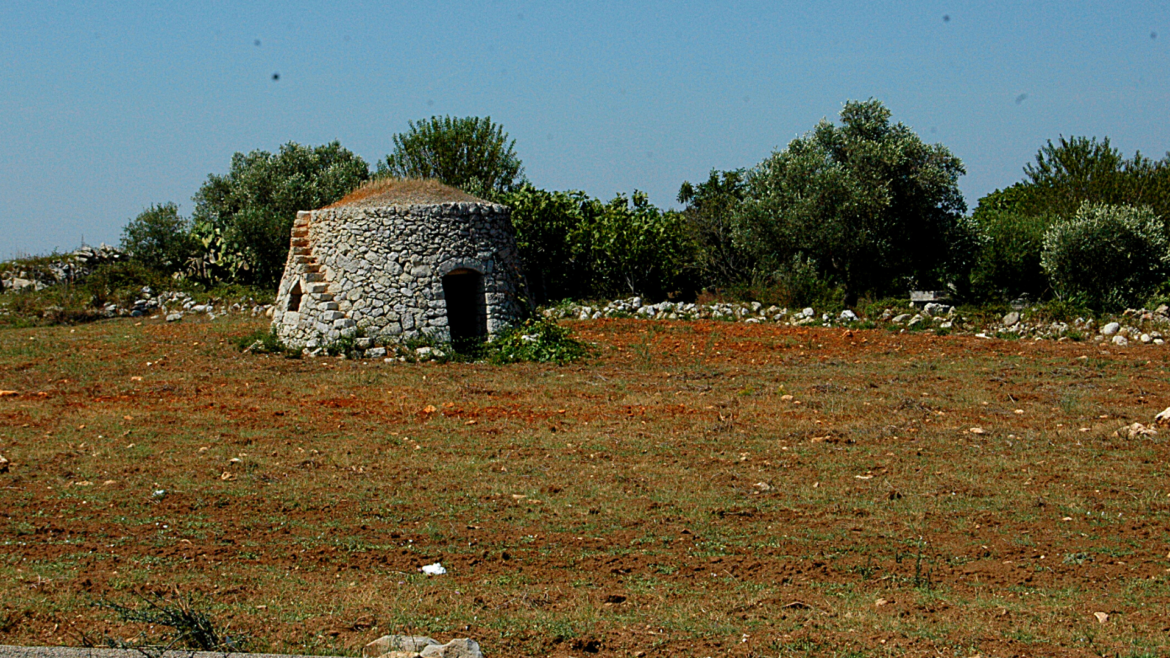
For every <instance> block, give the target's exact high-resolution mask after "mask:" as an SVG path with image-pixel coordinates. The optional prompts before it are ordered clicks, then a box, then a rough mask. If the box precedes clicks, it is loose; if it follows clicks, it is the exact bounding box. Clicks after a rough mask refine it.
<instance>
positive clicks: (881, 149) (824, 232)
mask: <svg viewBox="0 0 1170 658" xmlns="http://www.w3.org/2000/svg"><path fill="white" fill-rule="evenodd" d="M964 173H965V171H964V168H963V163H962V162H961V161H960V160H959V158H957V157H955V156H954V155H953V154H952V153H951V152H950V151H949V150H948V149H947V148H946V147H945V146H942V145H939V144H926V143H924V142H923V141H922V140H921V139H920V138H919V137H918V135H916V134H915V133H914V132H913V131H912V130H910V128H908V127H906V126H905V125H903V124H901V123H891V122H890V111H889V110H888V109H886V107H885V106H883V105H882V103H881V102H879V101H876V100H869V101H864V102H858V101H850V102H847V103H846V104H845V107H844V109H842V111H841V125H840V126H837V125H834V124H833V123H831V122H829V121H827V120H823V121H821V122H820V123H819V124H818V125H817V126H816V127H815V128H814V129H813V130H812V131H811V132H809V133H807V134H805V135H804V136H802V137H799V138H797V139H795V140H793V141H792V142H791V143H789V144H788V146H787V147H786V148H784V149H783V150H782V151H779V152H777V153H774V154H773V155H772V156H771V157H769V158H768V159H767V160H765V161H764V162H763V163H761V164H760V165H759V166H757V167H756V168H755V169H753V170H752V171H751V172H749V175H748V189H747V192H746V194H745V198H744V201H743V202H742V203H741V204H740V205H739V207H738V210H737V218H736V242H737V244H738V245H740V246H741V247H742V248H744V249H747V250H749V251H751V252H752V253H753V254H754V256H755V258H756V262H757V268H758V269H759V268H762V270H763V271H762V274H764V275H767V274H768V273H769V272H775V271H778V270H780V269H781V268H782V267H784V266H785V264H786V263H791V262H792V261H793V259H794V258H801V259H805V260H806V262H811V263H813V264H815V267H817V269H818V270H819V271H820V272H821V274H822V276H825V277H827V278H829V279H830V280H831V281H832V282H833V283H835V284H837V285H840V286H842V288H843V290H844V302H845V304H846V305H847V306H851V305H853V304H855V303H856V301H857V298H858V295H859V294H862V293H877V294H888V293H893V292H902V291H904V290H905V289H906V288H907V287H909V286H911V285H914V286H936V285H939V284H942V283H946V282H948V281H949V280H950V279H953V278H964V277H965V274H966V270H968V269H969V268H970V261H971V258H972V256H973V254H974V252H975V249H976V247H977V244H978V234H977V231H976V230H975V229H974V227H973V225H972V224H971V223H970V221H969V220H968V219H966V218H965V216H964V213H965V212H966V204H965V202H964V201H963V196H962V194H961V193H960V192H959V187H958V179H959V176H961V175H962V174H964Z"/></svg>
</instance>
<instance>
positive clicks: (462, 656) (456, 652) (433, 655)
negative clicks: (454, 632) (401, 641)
mask: <svg viewBox="0 0 1170 658" xmlns="http://www.w3.org/2000/svg"><path fill="white" fill-rule="evenodd" d="M420 655H422V657H423V658H483V651H481V650H480V648H479V643H478V642H476V641H475V640H472V639H469V638H465V637H464V638H459V639H455V640H451V641H450V642H448V643H447V644H444V645H441V646H435V645H431V646H429V647H426V648H425V649H423V650H422V653H421V654H420Z"/></svg>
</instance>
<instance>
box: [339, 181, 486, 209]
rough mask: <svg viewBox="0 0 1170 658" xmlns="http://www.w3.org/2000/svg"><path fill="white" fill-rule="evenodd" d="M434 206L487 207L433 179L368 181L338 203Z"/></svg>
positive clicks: (344, 204) (481, 201)
mask: <svg viewBox="0 0 1170 658" xmlns="http://www.w3.org/2000/svg"><path fill="white" fill-rule="evenodd" d="M436 203H487V202H486V201H484V200H483V199H480V198H477V197H474V196H471V195H470V194H468V193H466V192H464V191H462V190H457V189H455V188H454V187H451V186H450V185H444V184H443V183H440V182H439V181H437V180H432V179H415V178H412V179H405V180H403V179H398V178H378V179H374V180H371V181H367V182H366V183H364V184H362V186H361V187H359V188H357V189H356V190H354V191H353V192H350V193H349V194H347V195H346V196H345V198H343V199H341V200H340V201H338V202H337V203H334V204H332V205H329V206H326V208H340V207H344V206H414V205H431V204H436Z"/></svg>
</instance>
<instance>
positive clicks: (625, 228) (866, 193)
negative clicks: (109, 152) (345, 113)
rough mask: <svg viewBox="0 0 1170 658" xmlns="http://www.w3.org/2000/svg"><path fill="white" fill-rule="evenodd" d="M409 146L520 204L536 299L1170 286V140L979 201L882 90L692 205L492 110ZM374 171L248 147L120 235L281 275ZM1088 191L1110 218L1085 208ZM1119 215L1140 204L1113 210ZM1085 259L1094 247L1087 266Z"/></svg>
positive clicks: (442, 175) (1147, 293)
mask: <svg viewBox="0 0 1170 658" xmlns="http://www.w3.org/2000/svg"><path fill="white" fill-rule="evenodd" d="M393 142H394V149H393V152H391V153H390V154H388V155H387V156H385V157H384V158H383V159H382V160H380V161H379V162H378V163H377V167H376V172H375V173H374V175H375V176H396V177H422V178H435V179H438V180H440V181H442V182H444V183H447V184H449V185H453V186H455V187H458V188H461V189H462V190H464V191H466V192H469V193H471V194H474V195H478V196H480V197H482V198H485V199H489V200H491V201H494V202H498V203H502V204H505V205H508V206H509V207H510V208H511V209H512V215H511V217H512V222H513V226H514V228H515V231H516V240H517V246H518V247H519V251H520V256H521V261H522V263H523V266H524V269H525V275H526V278H527V281H528V289H527V290H528V295H529V297H530V299H529V301H531V302H533V303H535V304H537V305H547V304H555V303H557V302H559V301H562V300H566V299H576V300H581V299H598V298H606V297H608V298H612V297H624V296H628V295H640V296H642V297H643V298H644V299H647V300H651V301H661V300H664V299H671V300H688V301H689V300H694V299H696V298H698V297H700V296H703V297H704V298H706V299H720V298H724V299H732V300H747V299H751V300H757V301H761V302H764V303H768V304H777V305H780V306H785V307H790V308H791V307H804V306H814V307H816V308H818V309H821V308H823V309H825V310H838V309H841V308H844V307H849V308H857V309H860V308H863V307H866V306H868V305H870V304H871V303H872V301H873V300H875V299H880V298H884V297H900V298H904V297H905V296H906V294H907V293H908V292H909V291H910V290H911V289H919V290H922V289H931V290H948V289H949V290H950V292H951V296H952V298H953V299H954V300H955V301H957V302H959V303H962V304H967V305H993V306H994V305H998V304H1002V303H1006V302H1009V301H1011V300H1015V299H1017V298H1019V297H1021V296H1023V297H1027V298H1030V299H1031V300H1033V301H1036V302H1042V303H1043V302H1051V301H1053V300H1059V301H1060V302H1061V303H1067V304H1071V305H1073V306H1076V307H1078V308H1092V309H1095V310H1098V311H1106V312H1114V311H1119V310H1121V309H1122V308H1123V307H1125V306H1134V305H1143V304H1152V303H1154V302H1155V300H1162V299H1164V297H1157V295H1158V294H1159V293H1163V292H1166V291H1167V290H1170V285H1167V284H1168V283H1170V282H1168V281H1167V276H1168V275H1170V269H1168V268H1167V267H1166V266H1165V265H1164V263H1163V261H1164V260H1166V259H1167V258H1170V251H1168V250H1170V247H1168V246H1167V245H1170V238H1168V237H1167V236H1170V226H1168V224H1167V222H1168V221H1170V216H1168V214H1167V213H1170V155H1168V156H1167V157H1165V158H1163V159H1162V160H1152V159H1150V158H1148V157H1146V156H1143V155H1142V154H1141V153H1140V152H1138V153H1135V154H1134V155H1133V156H1132V157H1130V158H1126V157H1124V156H1123V155H1122V154H1121V152H1120V151H1118V149H1116V148H1115V147H1113V146H1112V145H1111V144H1110V142H1109V139H1108V138H1102V139H1098V138H1096V137H1091V138H1090V137H1077V136H1073V137H1067V138H1066V137H1064V136H1061V137H1059V138H1058V139H1057V140H1055V141H1053V140H1049V141H1047V142H1046V143H1045V144H1044V145H1043V146H1041V147H1040V149H1039V150H1038V151H1037V153H1036V156H1035V158H1034V161H1033V162H1031V163H1028V164H1026V165H1025V166H1024V168H1023V174H1024V178H1023V180H1021V181H1020V182H1017V183H1015V184H1012V185H1009V186H1006V187H1005V188H1003V189H1000V190H995V191H994V192H992V193H990V194H988V195H986V196H984V197H983V198H982V199H980V200H979V202H978V204H977V206H976V208H975V211H974V212H973V213H972V214H970V215H969V216H968V215H966V214H965V212H966V205H965V203H964V201H963V198H962V196H961V195H960V194H959V191H958V185H957V183H958V179H959V177H960V176H961V175H963V174H964V172H965V169H964V166H963V163H962V162H961V161H960V160H959V158H958V157H957V156H955V155H954V154H952V153H951V152H950V150H949V149H947V147H946V146H944V145H941V144H927V143H925V142H924V141H923V140H922V139H921V138H920V137H919V136H918V135H917V134H915V133H914V132H913V131H912V130H911V129H910V128H908V127H907V126H905V125H904V124H901V123H897V122H894V121H893V120H892V115H891V112H890V110H889V109H888V108H886V107H885V106H884V105H883V104H882V103H881V102H880V101H878V100H873V99H871V100H868V101H849V102H847V103H845V105H844V107H843V109H842V110H841V113H840V121H839V122H838V123H834V122H831V121H829V120H823V121H821V122H820V123H818V124H817V125H816V126H815V127H813V129H812V130H810V131H809V132H808V133H806V134H804V135H803V136H801V137H798V138H797V139H795V140H793V141H792V142H790V143H789V144H788V145H787V146H786V147H784V148H783V149H780V150H778V151H776V152H775V153H773V154H772V155H771V156H769V157H768V158H767V159H765V160H764V161H763V162H760V163H758V164H757V165H755V166H753V167H750V168H741V169H733V170H728V171H716V170H712V171H711V172H710V174H709V176H708V178H707V180H706V181H704V182H700V183H697V184H692V183H690V182H683V184H682V185H681V186H680V189H679V193H678V197H677V200H678V202H679V203H681V204H684V206H685V207H684V208H683V209H682V210H681V211H674V210H669V209H663V208H658V207H655V206H654V205H652V204H651V203H650V202H649V199H648V198H647V196H646V195H645V194H643V193H641V192H639V191H637V190H635V191H633V192H632V193H631V194H629V195H626V194H617V195H616V196H615V197H614V198H613V199H611V200H609V201H605V200H603V199H598V198H593V197H590V196H589V195H587V194H585V193H584V192H580V191H550V190H543V189H540V188H537V187H535V186H534V185H532V184H531V183H529V182H528V181H527V180H526V179H525V178H524V168H523V165H522V163H521V160H520V158H519V156H518V155H517V154H516V150H515V140H514V139H511V138H509V136H508V134H507V133H506V132H505V131H504V129H503V127H502V126H501V125H499V124H497V123H495V122H493V121H492V120H491V118H490V117H482V118H481V117H462V118H457V117H449V116H443V117H439V116H435V117H430V118H429V119H425V120H422V121H418V122H413V121H412V122H410V123H409V129H408V130H407V131H404V132H402V133H399V134H395V135H394V136H393ZM370 178H371V172H370V169H369V167H368V166H367V165H366V163H365V162H364V161H363V160H362V159H361V158H360V157H358V156H356V155H354V154H353V153H351V152H350V151H348V150H346V149H345V148H343V147H342V146H341V145H340V144H338V143H337V142H332V143H330V144H326V145H324V146H318V147H310V146H301V145H298V144H295V143H291V142H290V143H288V144H285V145H284V146H282V147H281V148H280V150H279V152H278V153H276V154H272V153H268V152H265V151H253V152H251V153H246V154H245V153H236V154H235V155H234V156H233V157H232V161H231V163H230V167H229V171H228V172H227V173H226V174H222V175H220V174H212V175H210V176H209V177H208V179H207V181H206V182H205V183H204V184H203V185H202V186H201V187H200V189H199V190H198V192H197V193H196V194H195V197H194V200H195V211H194V214H193V216H192V217H191V218H189V219H188V218H184V217H182V216H181V215H180V214H179V212H178V207H177V206H176V205H175V204H174V203H162V204H155V205H151V206H149V207H147V208H146V209H145V210H144V211H143V212H142V213H140V214H139V215H138V216H137V217H135V218H133V219H131V220H130V222H129V223H128V224H127V226H126V227H125V229H124V231H123V238H122V246H123V248H124V249H126V250H127V251H128V252H130V254H131V255H132V258H133V261H134V263H135V264H136V266H138V267H141V268H145V269H146V270H150V271H154V272H158V273H160V274H162V275H164V276H169V275H172V274H178V275H179V276H181V277H184V278H185V279H186V280H188V281H194V282H198V283H201V284H203V285H204V286H209V287H212V286H216V285H219V284H222V283H231V284H237V285H247V286H254V287H257V288H259V289H264V290H271V289H272V288H273V287H274V286H275V284H276V282H277V281H278V279H279V277H280V275H281V273H282V268H283V266H284V262H285V259H286V256H287V253H288V248H289V235H290V227H291V225H292V222H293V220H294V218H295V215H296V212H297V211H299V210H307V209H314V208H319V207H322V206H326V205H328V204H330V203H333V202H335V201H337V200H338V199H340V198H342V197H343V196H345V195H346V194H347V193H349V192H351V191H352V190H354V189H355V188H356V187H358V186H359V185H360V184H362V183H363V182H364V181H367V180H369V179H370ZM1084 204H1093V205H1092V207H1093V208H1097V210H1095V211H1093V213H1095V215H1094V216H1095V217H1098V218H1097V219H1095V220H1093V221H1091V222H1090V221H1088V220H1087V219H1086V218H1085V217H1082V216H1081V215H1078V213H1081V214H1083V213H1084V212H1087V211H1082V207H1085V205H1084ZM1121 216H1126V217H1131V216H1132V217H1133V218H1135V219H1133V220H1132V221H1131V220H1125V221H1122V220H1109V221H1106V220H1105V219H1103V218H1106V217H1121ZM1135 222H1136V223H1135ZM1119 249H1120V250H1122V252H1123V253H1118V254H1112V255H1111V254H1110V250H1119ZM1079 258H1088V259H1091V262H1087V263H1086V266H1085V267H1083V268H1082V267H1080V266H1079V265H1076V264H1074V263H1075V262H1076V259H1079ZM1070 259H1072V260H1070ZM35 260H37V259H31V260H30V259H26V262H25V263H23V264H22V267H28V268H32V269H35V267H34V266H35V263H34V262H33V261H35ZM46 262H48V261H46ZM6 266H7V265H5V264H0V270H3V269H4V268H5V267H6ZM1110 277H1112V278H1110ZM1101 282H1105V283H1101ZM1099 284H1101V285H1099ZM111 294H115V293H113V292H112V291H107V292H106V293H105V296H106V297H108V296H110V295H111ZM101 296H102V295H96V296H95V297H94V299H95V300H96V299H98V298H100V297H101ZM58 305H60V306H62V307H69V306H71V305H72V306H74V307H76V303H75V302H74V301H68V302H67V303H65V304H58Z"/></svg>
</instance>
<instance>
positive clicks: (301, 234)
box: [292, 226, 309, 238]
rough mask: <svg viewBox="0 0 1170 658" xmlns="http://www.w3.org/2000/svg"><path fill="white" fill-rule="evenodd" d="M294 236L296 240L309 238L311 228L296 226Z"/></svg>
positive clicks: (293, 231)
mask: <svg viewBox="0 0 1170 658" xmlns="http://www.w3.org/2000/svg"><path fill="white" fill-rule="evenodd" d="M292 236H293V237H294V238H307V237H309V228H308V227H307V226H304V227H302V226H294V227H293V230H292Z"/></svg>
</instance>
